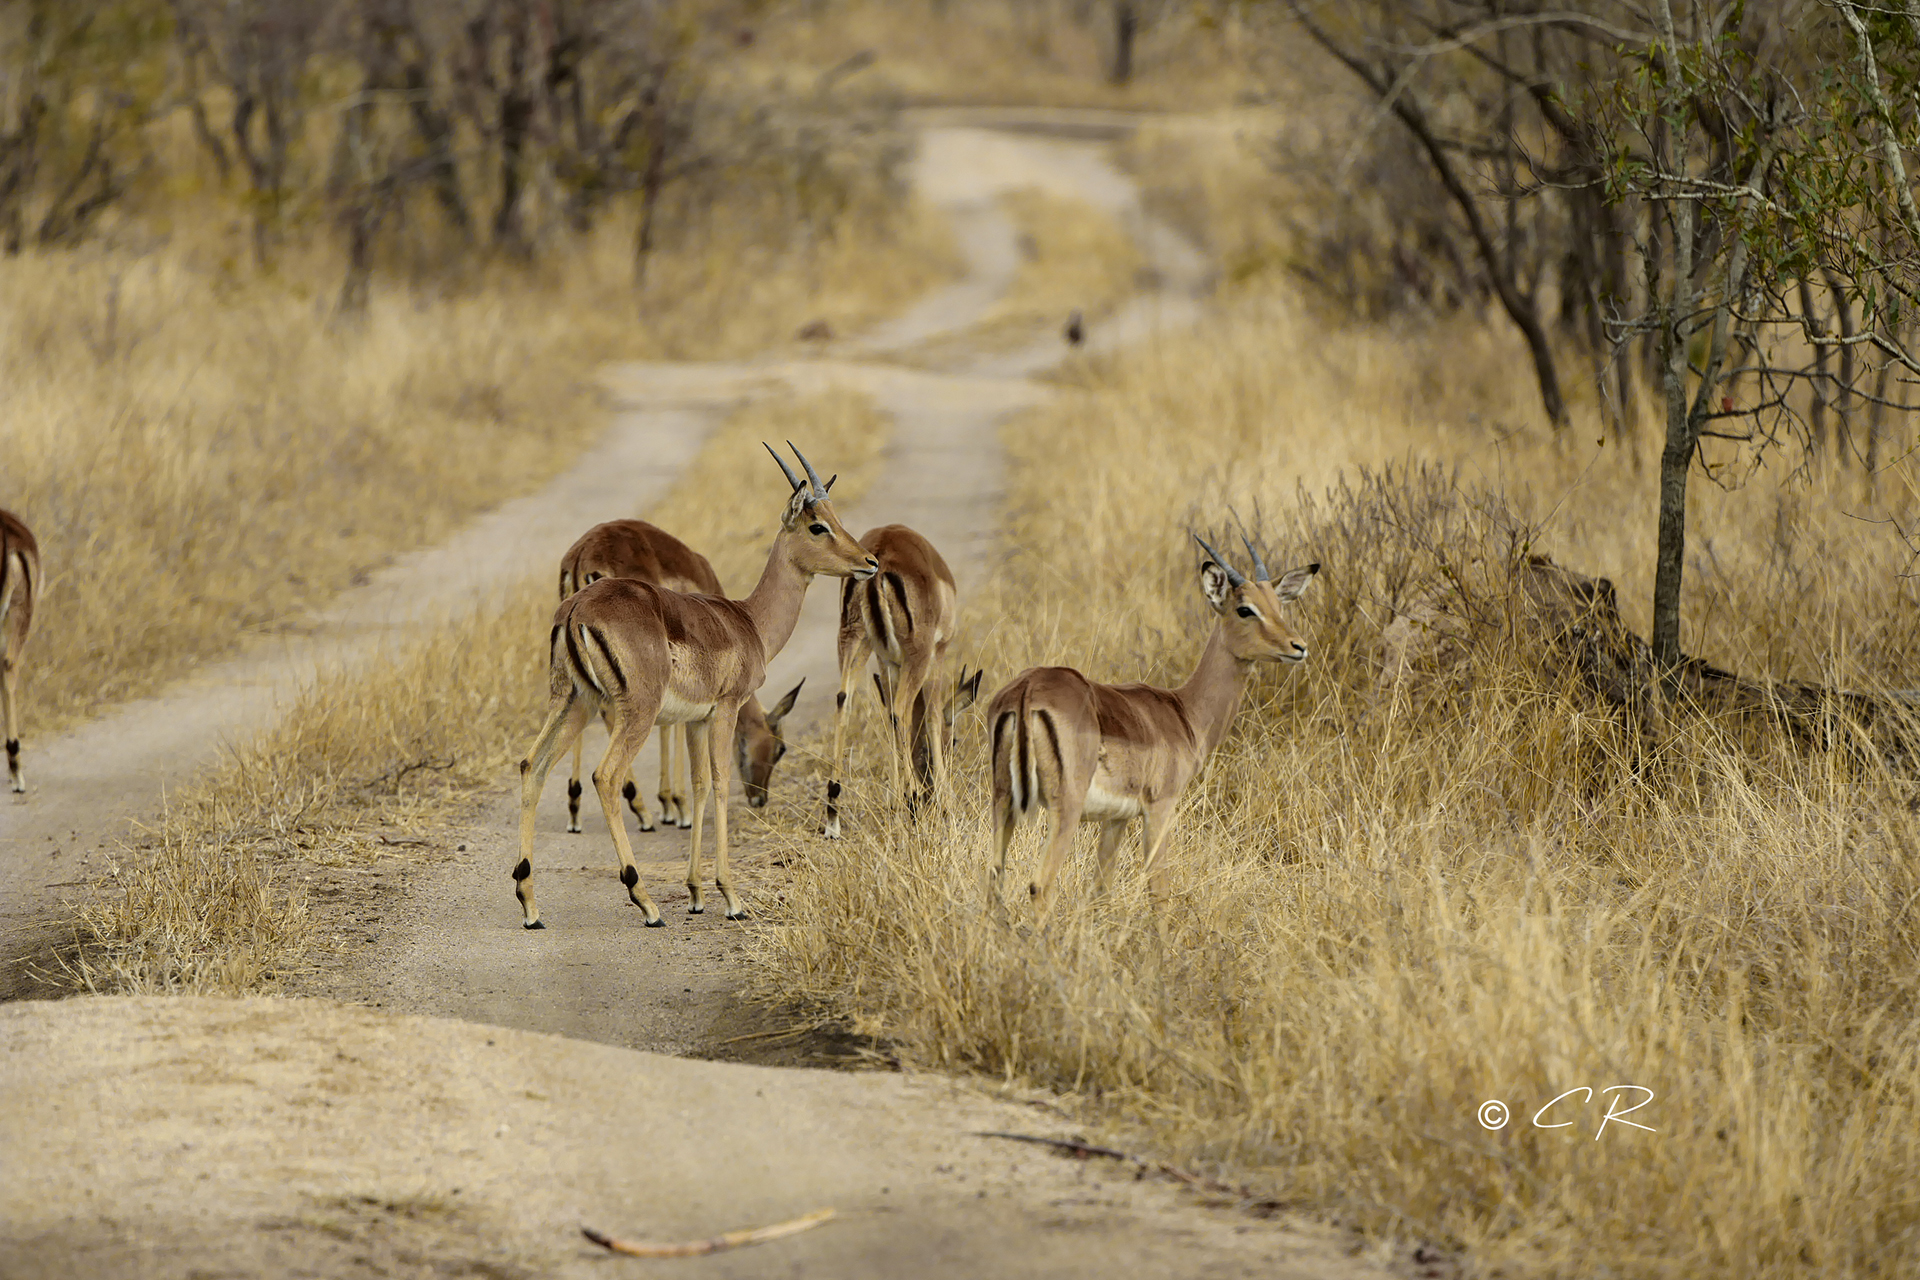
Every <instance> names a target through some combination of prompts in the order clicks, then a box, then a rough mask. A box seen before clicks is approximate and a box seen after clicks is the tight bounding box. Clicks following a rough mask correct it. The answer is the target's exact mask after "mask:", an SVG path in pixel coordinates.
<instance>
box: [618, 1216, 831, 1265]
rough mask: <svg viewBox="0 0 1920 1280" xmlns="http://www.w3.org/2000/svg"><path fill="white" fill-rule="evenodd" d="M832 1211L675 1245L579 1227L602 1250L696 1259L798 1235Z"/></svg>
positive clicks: (645, 1256)
mask: <svg viewBox="0 0 1920 1280" xmlns="http://www.w3.org/2000/svg"><path fill="white" fill-rule="evenodd" d="M833 1212H834V1211H833V1210H832V1209H818V1210H815V1211H814V1212H812V1213H809V1214H807V1215H806V1216H805V1217H802V1218H794V1219H793V1220H792V1221H790V1222H776V1223H774V1224H773V1225H772V1226H770V1227H755V1228H753V1229H752V1230H750V1231H729V1232H728V1233H727V1234H725V1235H723V1236H710V1237H708V1238H707V1239H705V1240H686V1241H682V1242H680V1243H678V1244H654V1243H652V1242H650V1241H645V1240H615V1239H614V1238H613V1237H612V1236H609V1235H602V1234H601V1233H600V1232H598V1231H595V1230H594V1229H593V1228H592V1227H582V1228H580V1234H581V1235H583V1236H585V1237H586V1238H587V1239H589V1240H591V1241H593V1242H594V1243H595V1244H597V1245H599V1246H600V1247H601V1248H603V1249H608V1250H611V1251H612V1252H614V1253H624V1254H628V1255H630V1256H632V1257H635V1258H698V1257H700V1256H702V1255H703V1254H709V1253H719V1252H721V1251H723V1250H726V1249H738V1248H741V1247H742V1246H744V1245H750V1244H765V1243H766V1242H767V1241H769V1240H778V1239H780V1237H782V1236H791V1235H798V1234H799V1233H800V1232H802V1231H808V1230H811V1229H812V1228H814V1227H817V1226H819V1225H820V1224H821V1223H823V1222H825V1221H826V1220H827V1219H829V1218H831V1217H833Z"/></svg>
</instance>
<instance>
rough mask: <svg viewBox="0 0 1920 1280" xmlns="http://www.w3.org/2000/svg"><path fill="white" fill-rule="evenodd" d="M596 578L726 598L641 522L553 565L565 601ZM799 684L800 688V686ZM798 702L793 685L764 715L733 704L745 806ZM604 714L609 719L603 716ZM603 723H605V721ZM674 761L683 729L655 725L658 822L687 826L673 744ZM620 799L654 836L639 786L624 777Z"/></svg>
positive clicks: (571, 827)
mask: <svg viewBox="0 0 1920 1280" xmlns="http://www.w3.org/2000/svg"><path fill="white" fill-rule="evenodd" d="M602 578H638V579H639V580H640V581H642V582H651V583H652V584H653V585H654V586H656V587H665V588H666V589H667V590H668V591H678V592H680V593H681V594H682V595H697V596H718V597H722V598H724V597H725V596H726V592H724V591H723V590H721V588H720V579H719V576H718V575H716V574H715V573H714V571H713V565H711V564H710V563H708V561H707V558H706V557H705V556H703V555H701V554H700V553H699V552H698V551H695V550H694V549H693V548H692V547H689V546H688V545H687V544H686V543H684V542H682V541H680V539H678V538H676V537H674V536H673V535H672V534H670V533H668V532H667V531H666V530H665V529H662V528H660V527H659V526H658V525H652V524H648V523H647V522H646V521H645V520H609V521H607V522H606V523H605V524H597V525H595V526H593V528H591V529H589V530H587V531H586V532H585V533H584V534H582V535H580V540H579V541H578V542H576V543H574V544H573V545H572V546H571V547H569V548H567V554H566V555H565V556H564V557H562V558H561V561H560V598H561V599H562V600H565V599H566V598H567V597H568V596H570V595H572V594H573V593H574V592H576V591H578V590H580V588H582V587H586V586H591V585H592V584H593V583H595V582H598V581H599V580H600V579H602ZM805 683H806V681H804V680H802V681H801V682H800V684H805ZM799 696H800V685H798V684H796V685H795V686H793V688H792V689H790V690H788V691H787V696H786V697H784V698H782V699H780V701H779V702H777V703H775V704H774V708H773V710H771V711H764V710H762V709H761V707H760V699H759V698H758V697H757V696H752V695H750V696H749V697H748V698H747V700H746V701H745V702H744V703H742V704H741V706H740V723H739V726H738V728H737V729H736V731H735V733H734V737H733V741H734V750H735V754H736V756H737V757H738V764H739V767H740V782H741V785H742V786H743V787H744V788H745V790H746V793H747V803H748V804H750V805H752V806H753V807H754V808H756V809H760V808H764V807H765V806H766V803H767V788H768V786H770V785H771V784H772V782H773V767H774V766H775V765H777V764H779V763H780V757H782V756H784V755H786V754H787V743H786V739H785V738H783V737H781V736H780V722H781V721H782V720H783V719H785V718H786V715H787V713H788V712H789V711H792V710H793V703H794V700H795V699H796V698H798V697H799ZM609 714H610V713H609ZM608 723H609V724H611V723H612V721H611V720H610V719H609V721H608ZM676 742H677V743H679V745H680V755H681V756H682V758H684V757H685V756H686V754H687V746H686V743H687V731H686V726H685V725H678V724H663V725H661V726H660V822H661V825H663V826H668V827H671V826H673V825H675V824H676V823H678V824H679V825H680V826H682V827H691V826H692V825H693V810H692V809H690V808H688V807H687V793H686V792H685V791H683V790H681V789H680V771H679V770H678V769H676V768H675V767H674V763H673V745H674V743H676ZM585 746H586V738H585V735H584V734H583V735H581V736H580V737H576V738H575V739H574V740H573V776H572V777H571V778H569V779H568V781H567V830H568V831H572V832H578V831H579V830H580V756H581V753H582V751H583V749H584V748H585ZM620 794H621V795H623V796H625V797H626V800H627V805H628V807H629V808H631V809H632V810H633V816H634V817H636V818H638V819H639V820H640V829H641V830H642V831H652V830H653V818H652V816H651V815H650V814H648V812H647V807H646V805H644V804H642V803H640V788H639V787H637V786H635V785H634V781H633V775H632V774H631V773H629V774H628V775H627V780H626V783H625V785H623V786H622V787H621V788H620Z"/></svg>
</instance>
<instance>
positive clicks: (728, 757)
mask: <svg viewBox="0 0 1920 1280" xmlns="http://www.w3.org/2000/svg"><path fill="white" fill-rule="evenodd" d="M739 714H740V708H739V707H738V706H735V707H733V708H731V709H727V708H722V709H721V710H720V711H717V712H716V713H715V715H714V719H713V720H711V721H708V730H707V750H708V753H709V760H710V762H711V764H712V766H713V836H714V840H713V887H714V888H716V889H718V890H719V891H720V896H721V898H723V899H724V900H725V901H726V904H727V919H729V920H743V919H745V918H746V914H747V913H746V911H745V909H743V908H742V907H741V905H740V898H739V895H737V894H735V893H734V891H733V876H732V875H731V874H730V873H729V872H728V870H727V797H728V796H730V795H731V794H732V793H733V752H732V751H731V750H729V747H730V746H731V744H730V743H729V742H728V740H727V738H726V737H725V736H723V735H721V734H717V733H714V732H713V730H712V725H713V724H715V723H718V724H723V725H730V724H732V723H733V722H734V721H735V720H736V719H737V718H738V717H739Z"/></svg>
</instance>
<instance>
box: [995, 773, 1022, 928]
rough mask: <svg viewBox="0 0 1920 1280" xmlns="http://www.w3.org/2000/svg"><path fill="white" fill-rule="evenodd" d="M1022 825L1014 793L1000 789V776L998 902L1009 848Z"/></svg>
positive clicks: (997, 793)
mask: <svg viewBox="0 0 1920 1280" xmlns="http://www.w3.org/2000/svg"><path fill="white" fill-rule="evenodd" d="M1019 826H1020V815H1019V814H1018V813H1016V812H1015V811H1014V808H1013V795H1012V793H1011V792H1007V791H1002V790H1001V789H1000V785H999V780H998V778H996V779H995V781H994V788H993V845H994V857H993V892H992V898H993V901H994V902H995V903H998V902H999V901H1000V898H1001V894H1000V886H1001V885H1003V884H1005V883H1006V879H1007V850H1009V849H1010V848H1012V847H1013V833H1014V831H1015V830H1016V829H1018V828H1019Z"/></svg>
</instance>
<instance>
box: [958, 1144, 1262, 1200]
mask: <svg viewBox="0 0 1920 1280" xmlns="http://www.w3.org/2000/svg"><path fill="white" fill-rule="evenodd" d="M974 1136H975V1137H976V1138H1005V1139H1007V1140H1008V1141H1009V1142H1031V1143H1033V1144H1035V1145H1036V1146H1042V1147H1052V1148H1054V1149H1055V1150H1057V1151H1064V1152H1066V1153H1067V1154H1069V1155H1072V1156H1074V1157H1076V1158H1078V1159H1081V1160H1085V1159H1087V1158H1088V1157H1090V1156H1099V1157H1102V1158H1103V1159H1107V1160H1124V1161H1126V1162H1127V1163H1129V1164H1131V1165H1133V1166H1134V1167H1135V1168H1136V1169H1139V1170H1140V1171H1141V1172H1142V1173H1158V1174H1162V1175H1164V1176H1166V1177H1169V1178H1172V1179H1173V1180H1174V1181H1175V1182H1184V1183H1186V1184H1187V1185H1188V1186H1189V1187H1192V1188H1194V1189H1195V1190H1196V1191H1206V1192H1211V1193H1212V1194H1214V1195H1221V1196H1232V1197H1234V1198H1235V1199H1237V1200H1239V1201H1240V1202H1241V1204H1242V1207H1244V1208H1248V1209H1252V1210H1256V1211H1261V1212H1264V1211H1268V1210H1274V1209H1280V1208H1284V1207H1285V1206H1284V1205H1282V1204H1281V1202H1280V1201H1277V1200H1271V1199H1267V1198H1265V1197H1262V1196H1257V1195H1255V1194H1254V1193H1253V1192H1252V1191H1250V1190H1248V1189H1247V1188H1246V1187H1236V1186H1233V1185H1231V1184H1230V1183H1225V1182H1221V1181H1219V1180H1218V1179H1216V1178H1209V1177H1206V1176H1204V1175H1202V1174H1198V1173H1193V1172H1191V1171H1189V1170H1186V1169H1182V1168H1181V1167H1180V1166H1179V1165H1177V1164H1167V1163H1166V1162H1164V1161H1160V1160H1148V1159H1146V1158H1145V1157H1144V1156H1137V1155H1134V1154H1133V1153H1132V1152H1130V1151H1118V1150H1115V1149H1114V1148H1112V1147H1096V1146H1094V1145H1093V1144H1092V1143H1091V1142H1082V1141H1080V1140H1079V1139H1078V1138H1046V1137H1042V1136H1041V1135H1039V1134H1037V1133H1005V1132H1001V1131H999V1130H993V1131H987V1130H978V1131H976V1132H975V1133H974Z"/></svg>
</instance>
